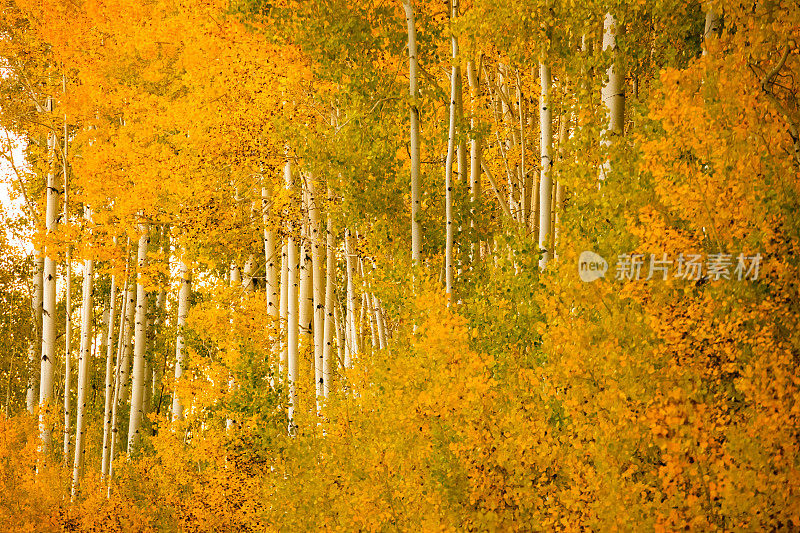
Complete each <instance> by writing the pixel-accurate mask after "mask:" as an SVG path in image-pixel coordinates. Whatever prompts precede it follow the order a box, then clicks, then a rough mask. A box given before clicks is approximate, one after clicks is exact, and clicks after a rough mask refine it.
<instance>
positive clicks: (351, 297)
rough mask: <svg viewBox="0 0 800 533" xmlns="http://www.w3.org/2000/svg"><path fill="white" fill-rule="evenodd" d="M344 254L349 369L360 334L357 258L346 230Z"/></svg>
mask: <svg viewBox="0 0 800 533" xmlns="http://www.w3.org/2000/svg"><path fill="white" fill-rule="evenodd" d="M344 253H345V265H346V269H345V270H346V272H347V315H346V316H345V321H346V325H345V332H346V336H347V341H346V342H347V345H348V347H349V353H348V352H345V358H344V367H345V368H347V369H349V368H351V367H352V365H353V359H354V358H355V357H356V356H357V355H358V333H357V330H356V296H355V281H354V280H353V276H354V275H355V272H354V270H355V265H354V260H355V256H354V254H353V250H352V247H351V245H350V230H349V229H346V228H345V230H344Z"/></svg>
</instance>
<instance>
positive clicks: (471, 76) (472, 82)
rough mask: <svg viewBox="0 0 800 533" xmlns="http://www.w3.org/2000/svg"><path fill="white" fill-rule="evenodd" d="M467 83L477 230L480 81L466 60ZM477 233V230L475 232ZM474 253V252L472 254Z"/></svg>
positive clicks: (471, 197)
mask: <svg viewBox="0 0 800 533" xmlns="http://www.w3.org/2000/svg"><path fill="white" fill-rule="evenodd" d="M467 83H468V84H469V99H470V108H471V113H470V129H471V130H472V135H471V138H470V141H469V201H470V226H471V227H472V228H473V231H476V230H477V222H476V220H475V219H476V217H477V214H478V210H479V209H480V203H479V202H480V198H481V141H480V138H479V137H478V135H477V133H476V130H477V127H478V118H477V110H478V103H479V99H480V83H478V76H477V73H476V71H475V63H474V62H473V61H467ZM476 233H477V232H476ZM475 240H476V242H477V235H476V239H475ZM473 255H474V254H473Z"/></svg>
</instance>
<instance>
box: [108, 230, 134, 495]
mask: <svg viewBox="0 0 800 533" xmlns="http://www.w3.org/2000/svg"><path fill="white" fill-rule="evenodd" d="M128 248H130V239H128ZM130 261H131V252H130V251H129V252H128V257H127V260H126V267H125V282H124V284H123V286H122V290H121V291H120V296H121V297H122V309H121V310H120V314H119V319H120V325H119V340H118V342H117V364H116V370H115V379H114V382H115V384H114V400H113V402H112V404H111V444H110V446H109V450H108V480H109V491H110V490H111V485H110V482H111V479H112V478H113V476H114V454H115V453H116V451H117V437H118V436H119V427H118V425H117V420H118V418H117V409H118V407H119V405H120V393H121V391H122V360H123V354H124V352H125V347H124V346H123V344H124V342H125V335H126V329H128V324H129V321H128V318H127V317H128V314H129V313H128V308H129V307H133V302H132V301H131V299H129V298H128V297H127V294H128V291H129V287H130V286H132V284H131V282H130V279H131V275H130V272H131V268H130Z"/></svg>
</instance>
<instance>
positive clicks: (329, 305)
mask: <svg viewBox="0 0 800 533" xmlns="http://www.w3.org/2000/svg"><path fill="white" fill-rule="evenodd" d="M332 203H333V194H332V192H331V190H330V189H328V204H329V207H328V224H327V228H326V234H327V243H326V244H327V248H326V251H327V257H326V265H325V309H324V314H325V324H324V326H323V330H324V331H323V350H322V374H321V376H320V380H321V382H320V385H321V388H322V396H323V397H325V398H327V397H328V395H329V394H330V375H331V349H332V344H333V328H334V313H335V310H336V307H335V306H336V303H335V302H334V299H333V284H334V279H335V276H336V250H335V248H334V246H335V242H334V239H333V218H332V217H331V213H330V205H331V204H332Z"/></svg>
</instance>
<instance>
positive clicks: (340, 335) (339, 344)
mask: <svg viewBox="0 0 800 533" xmlns="http://www.w3.org/2000/svg"><path fill="white" fill-rule="evenodd" d="M339 317H341V313H340V312H339V306H338V305H334V307H333V328H334V330H336V357H337V358H338V359H339V364H340V365H342V366H344V358H343V357H342V350H344V351H345V357H347V355H346V354H347V345H346V343H345V342H344V329H343V326H342V320H341V319H340V318H339ZM331 377H332V376H331V375H329V376H328V386H329V387H330V379H331Z"/></svg>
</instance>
